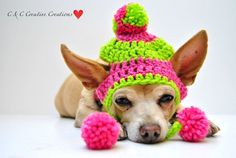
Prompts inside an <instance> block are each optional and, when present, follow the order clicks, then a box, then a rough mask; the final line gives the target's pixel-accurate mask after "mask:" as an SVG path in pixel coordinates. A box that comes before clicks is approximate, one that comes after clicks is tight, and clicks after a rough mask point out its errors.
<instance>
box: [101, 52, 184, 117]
mask: <svg viewBox="0 0 236 158" xmlns="http://www.w3.org/2000/svg"><path fill="white" fill-rule="evenodd" d="M147 84H164V85H169V86H171V87H173V89H174V90H175V93H176V97H175V102H176V105H178V104H179V103H180V100H181V99H183V98H184V97H185V96H186V95H187V88H186V87H185V85H184V84H183V83H182V82H181V80H180V79H179V78H178V77H177V75H176V73H175V72H174V70H173V68H172V65H171V63H170V62H168V61H159V60H157V59H155V60H152V59H149V58H147V59H143V58H141V57H140V58H139V59H138V60H134V59H131V60H130V62H123V63H122V64H119V63H118V64H112V65H111V69H110V74H109V76H108V77H107V78H106V79H105V80H104V81H103V82H102V83H101V84H100V85H99V87H98V88H97V89H96V94H97V97H98V98H99V99H100V100H101V101H102V102H103V104H104V107H105V109H106V111H107V112H109V113H110V114H112V113H111V112H110V107H111V104H112V95H113V94H114V92H115V91H116V90H117V89H120V88H122V87H126V86H131V85H147Z"/></svg>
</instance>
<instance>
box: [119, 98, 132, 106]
mask: <svg viewBox="0 0 236 158" xmlns="http://www.w3.org/2000/svg"><path fill="white" fill-rule="evenodd" d="M115 102H116V104H118V105H120V106H131V105H132V103H131V101H130V100H129V99H127V98H124V97H121V98H117V99H116V100H115Z"/></svg>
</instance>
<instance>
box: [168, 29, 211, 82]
mask: <svg viewBox="0 0 236 158" xmlns="http://www.w3.org/2000/svg"><path fill="white" fill-rule="evenodd" d="M207 40H208V39H207V33H206V31H205V30H202V31H200V32H198V33H197V34H196V35H195V36H193V37H192V38H191V39H190V40H189V41H187V42H186V43H185V44H184V45H183V46H182V47H180V48H179V50H178V51H177V52H176V53H175V54H174V56H173V57H172V58H171V60H170V61H171V63H172V65H173V68H174V70H175V72H176V73H177V75H178V77H179V78H180V79H181V81H182V82H183V83H184V84H185V85H186V86H189V85H191V84H193V83H194V80H195V78H196V76H197V73H198V71H199V69H200V68H201V66H202V64H203V62H204V59H205V57H206V54H207Z"/></svg>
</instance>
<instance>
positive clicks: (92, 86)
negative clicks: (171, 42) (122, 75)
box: [61, 31, 207, 143]
mask: <svg viewBox="0 0 236 158" xmlns="http://www.w3.org/2000/svg"><path fill="white" fill-rule="evenodd" d="M61 50H62V54H63V57H64V59H65V61H66V63H67V65H68V66H69V68H70V69H71V70H72V72H73V73H74V74H75V75H76V76H77V77H78V79H79V80H80V81H81V82H82V84H83V85H84V87H85V88H86V89H88V90H91V91H94V90H96V88H97V87H98V86H99V85H100V84H101V83H102V82H103V81H104V80H105V79H106V78H107V76H108V71H107V65H104V64H100V63H98V62H96V61H93V60H90V59H86V58H82V57H80V56H77V55H75V54H74V53H72V52H71V51H70V50H69V49H68V48H67V47H66V46H64V45H62V47H61ZM206 53H207V34H206V32H205V31H200V32H199V33H197V34H196V35H195V36H193V37H192V38H191V39H190V40H189V41H188V42H186V43H185V44H184V45H183V46H182V47H180V49H179V50H178V51H177V52H176V53H175V54H174V55H173V56H172V58H171V59H170V62H171V64H172V67H173V69H174V71H175V73H176V75H177V76H178V77H179V79H180V80H181V81H182V83H183V84H184V85H185V86H189V85H192V84H193V83H194V80H195V78H196V75H197V73H198V71H199V69H200V68H201V66H202V64H203V62H204V59H205V57H206ZM176 95H177V94H176V91H175V90H174V88H173V87H172V86H169V85H165V84H146V85H133V86H126V87H122V88H120V89H118V90H116V91H115V92H114V93H113V95H112V103H111V104H112V105H111V108H110V110H111V111H112V113H113V114H115V115H117V116H118V117H119V118H120V122H121V123H122V124H123V125H125V127H126V129H127V133H128V138H129V139H130V140H132V141H135V142H142V143H155V142H158V141H162V140H164V139H165V137H166V134H167V132H168V124H169V120H170V119H171V118H172V116H173V115H174V113H175V112H176V110H177V107H178V105H176V102H175V98H176Z"/></svg>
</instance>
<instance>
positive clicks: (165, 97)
mask: <svg viewBox="0 0 236 158" xmlns="http://www.w3.org/2000/svg"><path fill="white" fill-rule="evenodd" d="M173 99H174V97H173V96H172V95H170V94H164V95H162V96H161V98H160V99H159V100H158V102H157V103H158V105H160V106H162V105H164V104H166V103H169V102H171V101H172V100H173Z"/></svg>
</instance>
